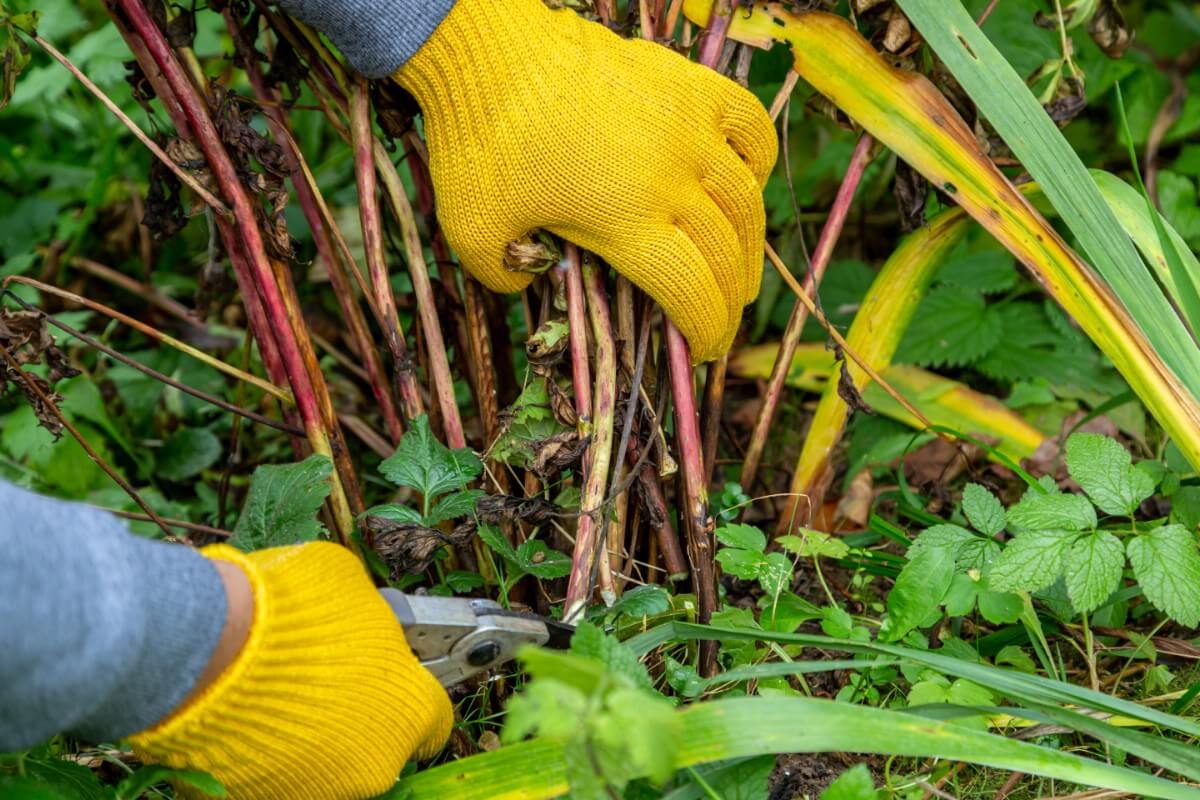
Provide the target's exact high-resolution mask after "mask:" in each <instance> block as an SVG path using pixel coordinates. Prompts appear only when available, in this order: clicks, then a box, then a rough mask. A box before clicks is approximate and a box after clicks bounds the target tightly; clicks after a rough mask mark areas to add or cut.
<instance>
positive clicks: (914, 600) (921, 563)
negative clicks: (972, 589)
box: [880, 548, 954, 642]
mask: <svg viewBox="0 0 1200 800" xmlns="http://www.w3.org/2000/svg"><path fill="white" fill-rule="evenodd" d="M953 579H954V554H953V553H951V552H950V551H949V550H946V549H943V548H928V549H924V550H921V551H920V552H918V553H917V555H916V556H914V557H913V558H912V559H910V560H909V562H908V563H907V564H905V565H904V569H902V570H901V571H900V575H899V577H897V578H896V585H895V586H893V587H892V591H891V593H890V594H888V598H887V608H888V617H887V622H888V630H887V641H892V642H894V641H896V640H898V639H901V638H903V637H904V634H906V633H908V632H909V631H911V630H912V629H913V628H916V627H918V626H920V625H922V624H923V623H924V622H925V620H927V619H928V618H929V616H930V614H932V613H934V612H936V611H937V607H938V606H939V605H940V604H941V602H942V598H944V597H945V596H946V592H947V590H949V588H950V582H951V581H952V580H953ZM880 635H881V636H882V635H883V633H882V631H881V632H880Z"/></svg>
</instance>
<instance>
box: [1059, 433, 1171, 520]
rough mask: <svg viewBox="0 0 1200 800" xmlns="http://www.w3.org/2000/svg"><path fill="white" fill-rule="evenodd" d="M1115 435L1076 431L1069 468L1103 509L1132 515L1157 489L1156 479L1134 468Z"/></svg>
mask: <svg viewBox="0 0 1200 800" xmlns="http://www.w3.org/2000/svg"><path fill="white" fill-rule="evenodd" d="M1132 462H1133V460H1132V458H1130V456H1129V452H1128V451H1127V450H1126V449H1125V448H1124V447H1122V446H1121V445H1120V443H1119V442H1117V441H1116V440H1115V439H1111V438H1109V437H1108V436H1101V435H1100V434H1097V433H1076V434H1072V435H1071V437H1070V438H1069V439H1067V469H1068V470H1069V471H1070V473H1071V477H1072V478H1074V479H1075V481H1076V482H1077V483H1078V484H1079V485H1080V486H1081V487H1083V490H1084V491H1085V492H1087V495H1088V497H1090V498H1091V499H1092V502H1093V503H1095V504H1096V505H1097V506H1098V507H1099V508H1100V510H1101V511H1103V512H1105V513H1106V514H1122V515H1125V516H1129V515H1131V514H1133V512H1135V511H1136V510H1137V507H1138V506H1139V505H1141V504H1142V501H1143V500H1145V499H1146V498H1147V497H1149V496H1150V495H1151V494H1153V493H1154V479H1153V478H1152V477H1150V475H1148V474H1146V473H1145V472H1143V471H1141V470H1137V469H1134V468H1133V465H1132Z"/></svg>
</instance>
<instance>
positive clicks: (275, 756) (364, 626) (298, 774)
mask: <svg viewBox="0 0 1200 800" xmlns="http://www.w3.org/2000/svg"><path fill="white" fill-rule="evenodd" d="M204 552H205V555H206V556H208V557H209V558H212V559H216V560H220V561H227V562H230V563H233V564H236V565H237V566H239V567H240V568H241V569H242V570H243V571H244V572H245V573H246V575H247V576H248V577H249V579H250V582H251V585H252V586H253V590H254V602H255V609H254V623H253V626H252V627H251V629H250V634H249V638H248V639H247V641H246V644H245V646H244V647H243V649H242V652H241V653H240V654H239V656H238V657H237V659H236V660H235V661H234V663H233V664H232V665H230V667H229V668H228V669H226V671H225V672H224V673H223V674H222V675H221V676H220V677H219V678H218V679H217V680H216V681H215V682H214V683H213V684H212V685H211V686H210V687H209V688H208V689H207V690H206V691H205V692H204V693H203V694H201V695H200V696H199V697H198V698H196V699H195V700H194V701H193V702H191V703H190V704H189V705H187V706H186V707H184V708H182V709H181V710H179V711H178V712H177V713H175V714H174V715H173V716H172V717H170V718H168V719H167V720H165V721H164V722H162V723H161V724H159V725H157V726H156V727H155V728H153V729H151V730H149V731H146V732H144V733H142V734H139V735H138V736H136V737H134V738H133V739H132V740H131V741H132V744H133V746H134V749H135V751H137V752H138V753H139V755H141V756H142V757H143V758H144V759H146V760H148V761H154V762H157V763H162V764H166V765H169V766H174V767H180V768H188V769H200V770H205V771H208V772H211V773H213V774H214V775H216V776H217V777H218V778H219V779H220V780H221V781H222V782H223V783H224V784H225V786H226V789H227V790H229V794H230V796H231V797H235V798H239V800H243V799H244V798H253V799H255V800H257V799H258V798H262V800H267V799H268V798H271V799H272V800H308V799H309V798H311V799H312V800H318V798H320V799H322V800H326V799H328V798H359V797H370V796H373V795H376V794H379V793H381V792H383V791H386V790H387V789H388V788H389V787H390V786H392V785H393V783H394V782H395V780H396V777H397V775H398V774H399V772H400V769H401V768H402V767H403V765H404V763H405V761H406V760H407V759H408V757H409V756H410V755H412V754H414V753H416V754H417V755H418V756H420V757H428V756H430V755H432V754H433V753H435V752H436V751H437V749H438V748H440V746H441V744H442V743H443V742H444V741H445V739H446V737H447V736H448V735H449V731H450V727H451V725H452V723H453V710H452V708H451V706H450V702H449V699H448V698H447V696H446V693H445V691H444V690H443V689H442V687H441V686H440V685H439V684H438V683H437V681H436V680H435V679H434V677H433V676H432V675H431V674H430V673H429V672H428V671H427V670H425V669H424V668H423V667H421V665H420V664H419V663H418V662H417V660H416V658H415V657H414V656H413V654H412V651H411V650H410V649H409V648H408V646H407V644H406V642H405V640H404V635H403V632H402V629H401V628H400V625H399V623H398V622H397V621H396V619H395V617H394V616H393V615H392V613H391V611H390V610H389V608H388V606H387V603H386V601H385V600H384V599H383V598H382V596H381V595H380V594H379V593H378V592H377V591H376V590H375V588H374V586H373V585H372V584H371V582H370V581H369V580H368V579H367V577H366V575H365V574H364V571H363V569H362V566H361V565H360V564H359V563H358V561H357V560H356V559H355V558H354V556H353V555H351V554H350V553H349V552H348V551H346V550H345V549H343V548H341V547H338V546H336V545H333V544H329V543H325V542H316V543H313V544H309V545H305V546H303V547H287V548H278V549H274V550H264V551H261V552H259V553H255V554H252V555H249V556H247V555H245V554H243V553H241V552H239V551H238V550H235V549H233V548H231V547H227V546H224V545H218V546H215V547H210V548H206V550H205V551H204Z"/></svg>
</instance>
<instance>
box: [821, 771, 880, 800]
mask: <svg viewBox="0 0 1200 800" xmlns="http://www.w3.org/2000/svg"><path fill="white" fill-rule="evenodd" d="M878 796H879V793H878V792H876V791H875V781H874V779H872V778H871V770H870V769H868V768H867V765H866V764H855V765H854V766H853V767H851V768H850V769H848V770H846V771H845V772H843V773H842V774H841V775H839V776H838V777H837V780H835V781H834V782H833V783H831V784H829V788H828V789H826V790H825V791H823V792H821V800H875V798H876V797H878Z"/></svg>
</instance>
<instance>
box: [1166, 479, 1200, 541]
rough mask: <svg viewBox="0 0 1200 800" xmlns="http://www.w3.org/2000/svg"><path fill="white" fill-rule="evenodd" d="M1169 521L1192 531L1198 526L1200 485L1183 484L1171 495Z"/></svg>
mask: <svg viewBox="0 0 1200 800" xmlns="http://www.w3.org/2000/svg"><path fill="white" fill-rule="evenodd" d="M1171 522H1174V523H1178V524H1179V525H1182V526H1183V527H1184V528H1186V529H1187V530H1189V531H1193V532H1195V530H1196V528H1197V527H1200V486H1183V487H1180V488H1179V489H1177V490H1176V491H1175V493H1174V494H1173V495H1171Z"/></svg>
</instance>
